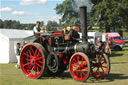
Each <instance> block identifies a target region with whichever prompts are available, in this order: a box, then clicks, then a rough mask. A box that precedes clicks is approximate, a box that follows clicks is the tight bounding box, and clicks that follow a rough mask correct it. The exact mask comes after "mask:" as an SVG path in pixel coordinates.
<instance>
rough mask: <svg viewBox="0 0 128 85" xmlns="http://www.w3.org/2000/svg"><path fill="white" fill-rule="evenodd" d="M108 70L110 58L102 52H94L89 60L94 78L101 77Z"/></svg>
mask: <svg viewBox="0 0 128 85" xmlns="http://www.w3.org/2000/svg"><path fill="white" fill-rule="evenodd" d="M109 72H110V60H109V57H108V56H107V55H106V54H104V53H96V54H95V57H94V58H93V59H92V61H91V74H92V76H93V77H95V78H103V77H105V76H106V75H108V74H109Z"/></svg>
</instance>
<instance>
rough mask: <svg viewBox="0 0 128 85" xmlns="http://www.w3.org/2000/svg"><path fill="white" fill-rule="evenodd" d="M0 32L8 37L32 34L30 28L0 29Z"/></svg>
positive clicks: (13, 37)
mask: <svg viewBox="0 0 128 85" xmlns="http://www.w3.org/2000/svg"><path fill="white" fill-rule="evenodd" d="M0 33H1V34H3V35H4V36H6V37H8V38H10V39H21V38H25V37H28V36H32V35H33V31H32V30H17V29H0Z"/></svg>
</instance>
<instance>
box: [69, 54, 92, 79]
mask: <svg viewBox="0 0 128 85" xmlns="http://www.w3.org/2000/svg"><path fill="white" fill-rule="evenodd" d="M89 72H90V69H89V64H88V60H87V59H86V58H85V57H84V55H81V54H79V53H77V54H75V55H73V56H72V58H71V60H70V73H71V75H72V77H73V78H74V79H75V80H78V81H84V80H86V79H87V78H88V76H89Z"/></svg>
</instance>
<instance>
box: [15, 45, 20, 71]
mask: <svg viewBox="0 0 128 85" xmlns="http://www.w3.org/2000/svg"><path fill="white" fill-rule="evenodd" d="M20 52H21V44H20V43H17V45H16V58H17V64H16V68H18V69H19V68H20Z"/></svg>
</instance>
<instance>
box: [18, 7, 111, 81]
mask: <svg viewBox="0 0 128 85" xmlns="http://www.w3.org/2000/svg"><path fill="white" fill-rule="evenodd" d="M80 18H81V27H82V29H81V31H82V42H79V35H78V33H77V32H76V31H74V30H71V31H70V32H69V33H68V34H66V33H62V32H60V31H56V32H53V33H52V34H50V35H42V36H41V37H40V43H30V44H26V45H25V46H24V47H23V49H22V52H21V55H20V65H21V69H22V71H23V73H24V74H25V75H26V76H27V77H28V78H32V79H34V78H40V77H42V76H45V75H50V76H55V75H60V74H61V73H63V72H64V71H65V70H66V69H67V68H68V67H69V70H70V74H71V76H72V77H73V78H74V79H75V80H78V81H85V80H87V79H88V77H89V75H90V74H92V76H94V77H95V78H102V77H104V76H106V75H107V74H108V73H109V70H110V63H109V59H108V57H107V56H106V55H105V54H104V53H103V52H96V51H95V47H94V45H92V44H89V43H88V42H87V13H86V7H81V8H80Z"/></svg>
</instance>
